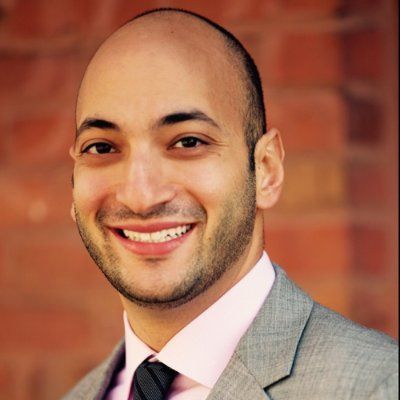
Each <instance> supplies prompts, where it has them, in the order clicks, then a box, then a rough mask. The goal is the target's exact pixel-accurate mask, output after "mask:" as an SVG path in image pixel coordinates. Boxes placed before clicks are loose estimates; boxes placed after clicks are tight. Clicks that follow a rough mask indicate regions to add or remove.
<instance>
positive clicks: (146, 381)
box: [133, 360, 178, 400]
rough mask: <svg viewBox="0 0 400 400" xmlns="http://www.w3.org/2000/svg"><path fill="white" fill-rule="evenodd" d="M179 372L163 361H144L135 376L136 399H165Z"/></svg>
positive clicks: (134, 390) (134, 389)
mask: <svg viewBox="0 0 400 400" xmlns="http://www.w3.org/2000/svg"><path fill="white" fill-rule="evenodd" d="M177 374H178V373H177V372H176V371H175V370H173V369H172V368H170V367H168V366H167V365H165V364H163V363H162V362H159V361H155V362H150V361H148V360H145V361H143V362H142V363H141V364H140V365H139V366H138V367H137V369H136V372H135V375H134V377H133V393H134V397H133V398H134V400H164V399H165V398H166V396H167V394H168V391H169V388H170V386H171V384H172V381H173V380H174V379H175V377H176V375H177Z"/></svg>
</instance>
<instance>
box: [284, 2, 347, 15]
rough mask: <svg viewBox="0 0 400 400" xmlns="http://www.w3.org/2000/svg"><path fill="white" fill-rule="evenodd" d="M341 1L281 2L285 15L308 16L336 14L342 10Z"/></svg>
mask: <svg viewBox="0 0 400 400" xmlns="http://www.w3.org/2000/svg"><path fill="white" fill-rule="evenodd" d="M342 3H343V2H342V1H340V0H326V1H315V0H280V5H281V7H282V10H284V12H285V13H293V12H295V13H297V14H302V15H303V14H304V15H307V16H310V15H312V16H319V15H325V14H334V13H335V12H337V11H338V10H340V9H341V8H342Z"/></svg>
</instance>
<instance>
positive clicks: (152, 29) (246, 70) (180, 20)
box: [77, 9, 266, 169]
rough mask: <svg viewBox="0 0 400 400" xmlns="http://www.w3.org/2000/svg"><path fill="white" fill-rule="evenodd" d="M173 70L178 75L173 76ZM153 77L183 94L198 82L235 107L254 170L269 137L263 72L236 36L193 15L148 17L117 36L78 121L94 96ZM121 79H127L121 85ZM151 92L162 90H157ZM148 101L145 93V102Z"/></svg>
mask: <svg viewBox="0 0 400 400" xmlns="http://www.w3.org/2000/svg"><path fill="white" fill-rule="evenodd" d="M172 70H174V72H177V73H174V74H171V71H172ZM151 71H153V72H154V77H155V78H156V77H160V75H163V74H164V79H166V80H168V79H172V77H173V76H175V85H176V87H177V88H179V87H180V86H182V85H184V84H185V80H188V79H192V80H194V81H197V82H198V83H199V86H201V87H202V90H203V91H204V92H207V94H208V95H211V96H220V97H221V98H222V99H223V101H224V102H225V103H229V106H230V107H231V109H232V112H233V113H234V114H236V115H240V117H241V129H242V135H243V134H244V138H245V141H246V144H247V146H248V149H249V154H250V167H251V169H254V161H253V151H254V147H255V144H256V142H257V140H258V138H259V137H260V136H261V135H262V134H263V133H265V131H266V123H265V111H264V102H263V94H262V88H261V82H260V78H259V74H258V71H257V68H256V66H255V64H254V62H253V60H252V58H251V57H250V55H249V54H248V53H247V51H246V50H245V49H244V47H243V46H242V44H241V43H240V42H239V41H238V40H237V39H236V38H235V37H234V36H233V35H232V34H231V33H230V32H228V31H226V30H225V29H224V28H222V27H221V26H219V25H217V24H215V23H214V22H212V21H210V20H208V19H206V18H204V17H202V16H199V15H197V14H194V13H191V12H188V11H184V10H180V9H157V10H152V11H148V12H146V13H143V14H140V15H138V16H136V17H135V18H133V19H132V20H130V21H128V22H127V23H126V24H125V25H123V26H122V27H121V28H120V29H119V30H117V31H116V32H115V33H113V34H112V35H111V36H110V37H109V38H108V39H107V40H106V41H105V42H104V43H103V44H102V45H101V46H100V48H99V49H98V51H97V52H96V54H95V56H94V57H93V59H92V60H91V62H90V64H89V66H88V69H87V71H86V74H85V77H84V79H83V82H82V85H81V90H80V94H79V98H78V107H77V111H78V112H77V114H78V115H77V119H78V120H79V116H80V115H79V114H80V112H81V110H82V108H81V105H82V101H83V100H84V99H87V97H88V96H89V97H90V96H92V97H97V98H98V97H99V96H102V95H106V94H107V93H109V91H110V90H111V89H112V88H111V87H110V85H115V84H117V85H118V84H121V82H125V83H122V86H121V87H120V88H119V89H120V93H121V92H123V89H124V85H125V84H126V83H128V81H131V82H130V83H134V81H135V79H139V80H140V77H142V78H143V79H145V75H146V77H147V78H148V77H149V75H150V76H152V75H151V73H150V74H149V72H151ZM113 72H115V74H114V75H115V76H113ZM142 72H143V74H142ZM144 72H146V74H145V73H144ZM124 75H125V76H124ZM99 77H100V79H101V80H102V81H103V84H101V83H100V82H96V84H97V88H100V90H97V91H94V92H93V87H96V85H93V82H94V81H96V80H97V81H98V80H99ZM121 77H124V79H119V78H121ZM176 77H178V79H176ZM155 80H156V79H155ZM142 82H143V81H142ZM99 84H100V85H99ZM113 89H115V87H114V88H113ZM147 90H157V86H156V85H153V87H148V88H147ZM145 98H146V95H145V93H143V101H145ZM166 99H167V98H166Z"/></svg>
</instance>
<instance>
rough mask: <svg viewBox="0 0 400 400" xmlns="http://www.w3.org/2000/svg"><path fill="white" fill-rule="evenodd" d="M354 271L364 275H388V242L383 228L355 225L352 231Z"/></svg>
mask: <svg viewBox="0 0 400 400" xmlns="http://www.w3.org/2000/svg"><path fill="white" fill-rule="evenodd" d="M351 242H352V250H353V257H354V261H353V264H354V267H353V268H354V270H355V271H357V272H358V273H360V274H361V273H362V274H363V275H366V274H368V275H370V276H371V275H372V276H373V277H383V276H385V275H386V263H385V260H386V254H387V241H386V232H385V230H384V229H383V228H378V227H374V226H368V225H355V226H354V227H352V229H351Z"/></svg>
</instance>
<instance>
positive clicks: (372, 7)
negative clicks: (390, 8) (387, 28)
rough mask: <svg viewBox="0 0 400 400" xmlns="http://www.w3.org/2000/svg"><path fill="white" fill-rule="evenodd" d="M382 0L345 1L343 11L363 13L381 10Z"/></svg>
mask: <svg viewBox="0 0 400 400" xmlns="http://www.w3.org/2000/svg"><path fill="white" fill-rule="evenodd" d="M383 3H384V2H383V1H382V0H351V1H344V2H343V4H342V8H343V11H346V12H352V13H362V12H371V11H378V10H381V8H382V5H383Z"/></svg>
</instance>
